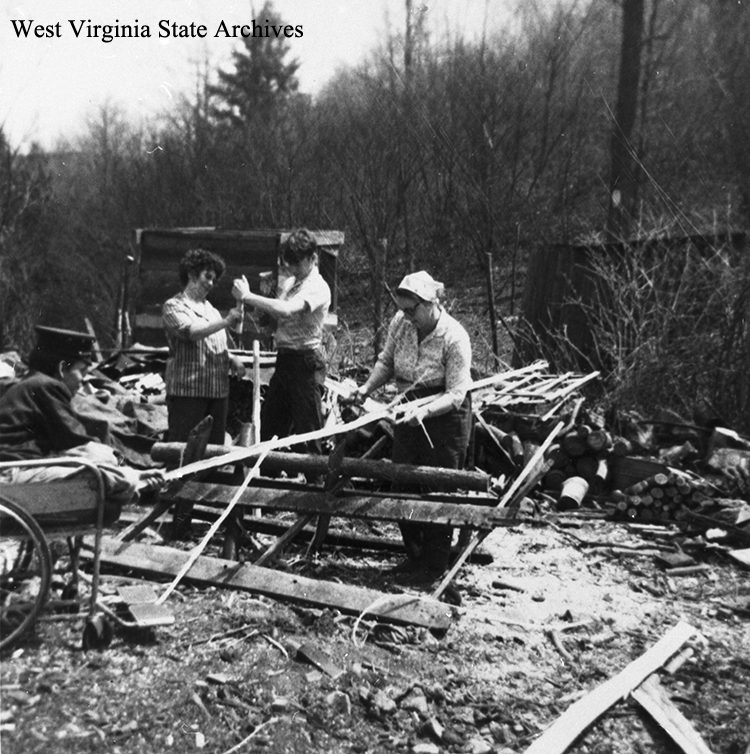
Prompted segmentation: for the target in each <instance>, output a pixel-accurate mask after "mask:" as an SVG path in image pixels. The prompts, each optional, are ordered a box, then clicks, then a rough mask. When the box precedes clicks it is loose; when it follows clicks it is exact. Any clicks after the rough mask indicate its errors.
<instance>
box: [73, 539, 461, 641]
mask: <svg viewBox="0 0 750 754" xmlns="http://www.w3.org/2000/svg"><path fill="white" fill-rule="evenodd" d="M87 555H88V554H87ZM189 556H190V553H189V552H185V551H183V550H177V549H174V548H171V547H163V546H160V545H143V544H139V543H137V542H119V541H117V540H115V539H113V538H112V537H104V538H103V540H102V546H101V562H102V563H108V564H110V565H116V566H120V567H122V568H129V569H133V570H135V571H139V572H141V573H145V574H151V575H154V574H157V575H161V576H175V575H176V574H177V573H179V572H180V570H181V569H182V568H183V566H184V564H185V563H186V562H187V560H188V558H189ZM187 579H188V580H189V581H191V582H193V583H197V584H205V585H210V586H218V587H225V588H227V589H238V590H242V591H248V592H253V593H255V594H263V595H266V596H269V597H274V598H277V599H288V600H293V601H295V602H301V603H307V604H312V605H317V606H320V607H326V608H332V609H334V610H341V611H342V612H344V613H347V614H352V615H359V614H361V613H362V612H364V611H367V614H368V615H373V616H375V617H377V618H378V619H379V620H383V621H387V622H392V623H400V624H407V625H417V626H424V627H425V628H430V629H434V630H441V631H442V630H447V629H448V628H449V627H450V625H451V609H450V607H449V606H448V605H445V604H443V603H441V602H436V601H435V600H431V599H428V598H425V597H417V596H415V595H407V594H393V595H384V594H383V593H382V592H378V591H376V590H374V589H364V588H362V587H354V586H346V585H344V584H338V583H333V582H328V581H317V580H315V579H310V578H306V577H304V576H297V575H294V574H290V573H281V572H278V571H274V570H272V569H269V568H262V567H259V566H254V565H249V564H247V563H244V564H240V563H235V562H234V561H231V560H222V559H221V558H211V557H206V556H203V555H202V556H200V557H199V558H198V559H197V560H196V562H195V563H194V564H193V566H192V568H191V570H190V574H189V575H188V577H187ZM391 597H392V599H384V598H391Z"/></svg>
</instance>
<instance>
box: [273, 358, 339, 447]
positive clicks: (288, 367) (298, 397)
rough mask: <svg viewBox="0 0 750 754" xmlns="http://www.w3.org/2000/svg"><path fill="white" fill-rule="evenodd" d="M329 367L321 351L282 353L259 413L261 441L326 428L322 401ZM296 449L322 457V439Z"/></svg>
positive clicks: (277, 359)
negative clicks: (327, 367) (324, 426)
mask: <svg viewBox="0 0 750 754" xmlns="http://www.w3.org/2000/svg"><path fill="white" fill-rule="evenodd" d="M325 377H326V364H325V361H324V359H323V356H322V354H321V353H320V352H318V351H313V350H311V351H292V352H289V351H281V352H279V353H278V354H277V355H276V369H275V370H274V373H273V376H272V377H271V382H270V383H269V385H268V390H267V391H266V395H265V398H264V400H263V405H262V406H261V413H260V435H261V439H262V440H270V439H271V438H272V437H274V436H276V437H289V436H290V435H292V434H295V435H299V434H303V433H306V432H314V431H315V430H318V429H321V428H322V427H323V409H322V406H321V398H322V395H323V386H324V384H325ZM292 449H293V450H295V449H296V450H297V451H301V450H303V451H304V452H307V453H316V454H318V455H319V454H320V453H321V452H322V444H321V441H320V440H311V441H309V442H306V443H304V444H302V445H297V446H296V448H292Z"/></svg>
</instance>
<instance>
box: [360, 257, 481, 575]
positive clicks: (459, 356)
mask: <svg viewBox="0 0 750 754" xmlns="http://www.w3.org/2000/svg"><path fill="white" fill-rule="evenodd" d="M442 291H443V284H442V283H439V282H437V281H436V280H433V278H432V276H431V275H429V274H428V273H427V272H425V271H424V270H422V271H420V272H415V273H412V274H410V275H407V276H406V277H405V278H404V279H403V280H402V281H401V284H400V285H399V286H398V288H397V289H396V293H395V300H396V304H397V305H398V308H399V311H398V313H397V314H396V315H395V316H394V317H393V319H392V320H391V323H390V326H389V327H388V335H387V337H386V341H385V346H384V348H383V351H382V353H381V354H380V355H379V356H378V360H377V363H376V364H375V366H374V367H373V369H372V372H371V373H370V376H369V377H368V378H367V381H366V382H365V383H364V385H362V386H361V387H359V388H357V389H356V390H355V391H353V393H352V395H351V399H352V400H354V401H355V402H361V401H363V400H364V399H365V398H366V397H367V396H368V395H369V394H370V393H372V392H373V391H374V390H376V389H377V388H379V387H380V386H381V385H384V384H385V383H386V382H388V381H389V380H390V379H391V378H394V379H395V381H396V387H397V388H398V390H399V392H400V393H403V394H404V395H403V399H404V400H406V401H412V400H415V399H417V398H425V397H429V398H431V400H429V401H428V402H426V403H424V404H422V405H420V406H417V407H415V408H413V409H411V410H409V411H407V412H406V413H405V415H404V416H403V417H401V419H400V420H399V421H398V422H397V423H396V426H395V429H394V438H393V455H392V460H393V461H394V462H395V463H411V464H419V465H424V466H441V467H443V468H449V469H460V468H463V466H464V462H465V459H466V450H467V448H468V445H469V434H470V431H471V400H470V396H469V393H468V388H469V385H470V384H471V342H470V340H469V335H468V333H467V332H466V330H465V329H464V328H463V326H462V325H461V324H460V323H459V322H457V321H456V320H455V319H454V318H453V317H451V316H450V314H448V312H446V311H445V309H444V308H443V307H442V305H441V304H440V302H439V297H440V294H441V293H442ZM400 528H401V534H402V537H403V539H404V545H405V546H406V552H407V554H408V556H409V559H410V560H409V561H407V563H405V564H403V565H402V566H400V567H399V569H398V570H406V571H408V570H412V571H414V572H415V573H414V575H415V576H416V577H422V578H424V580H428V581H429V580H431V579H433V578H436V577H438V576H439V575H440V574H441V573H442V572H443V571H445V569H446V568H447V566H448V561H449V559H450V549H451V544H452V538H453V530H452V528H451V527H450V526H446V525H441V524H422V523H414V522H402V523H401V524H400Z"/></svg>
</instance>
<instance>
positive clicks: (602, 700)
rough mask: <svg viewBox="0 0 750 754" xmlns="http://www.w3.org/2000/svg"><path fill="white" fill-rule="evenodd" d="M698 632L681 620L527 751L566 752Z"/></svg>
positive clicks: (572, 708) (541, 753) (532, 753)
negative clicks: (613, 706) (589, 728)
mask: <svg viewBox="0 0 750 754" xmlns="http://www.w3.org/2000/svg"><path fill="white" fill-rule="evenodd" d="M695 634H696V630H695V629H694V628H693V627H692V626H690V625H689V624H687V623H684V622H682V621H680V622H679V623H678V624H677V625H676V626H674V628H672V629H671V630H670V631H669V632H668V633H667V634H665V635H664V636H663V637H662V638H661V639H660V640H659V641H658V642H657V643H656V644H654V646H653V647H651V649H649V650H648V651H647V652H646V653H645V654H643V655H641V656H640V657H639V658H638V659H637V660H634V661H633V662H631V663H630V664H629V665H628V666H627V667H625V668H624V669H623V670H622V671H621V672H620V673H618V674H617V675H616V676H614V677H612V678H610V679H609V680H608V681H606V682H605V683H603V684H602V685H601V686H598V687H597V688H595V689H594V690H593V691H590V692H589V693H588V694H586V696H584V697H583V698H581V699H579V700H578V701H577V702H576V703H575V704H572V705H571V706H570V707H568V709H567V710H565V712H564V713H563V714H562V715H561V716H560V717H559V718H558V719H557V720H556V721H555V722H554V723H553V724H552V725H550V727H549V728H547V730H546V731H544V733H543V734H542V735H541V736H540V737H539V738H537V740H536V741H534V743H533V744H531V746H529V748H528V749H526V753H525V754H563V752H564V751H565V750H566V749H567V748H568V747H569V746H570V745H571V744H572V743H573V741H575V740H576V738H578V736H580V735H581V733H583V731H584V730H586V728H588V726H589V725H591V723H593V722H594V721H595V720H596V719H597V718H598V717H599V716H600V715H602V714H604V713H605V712H606V711H607V710H608V709H609V708H610V707H611V706H612V705H613V704H616V703H617V702H619V701H620V700H621V699H624V698H625V697H626V696H627V695H628V694H630V693H631V692H632V691H633V689H635V688H637V687H638V686H639V685H640V684H641V683H642V682H643V680H644V679H645V678H647V677H648V676H649V675H651V673H653V672H654V671H655V670H658V669H659V668H660V667H661V666H662V665H664V663H665V662H667V661H668V660H669V658H670V657H672V655H673V654H674V653H675V652H677V651H678V650H679V649H680V647H682V645H683V644H685V643H686V642H687V641H689V640H690V639H691V638H692V637H693V636H695Z"/></svg>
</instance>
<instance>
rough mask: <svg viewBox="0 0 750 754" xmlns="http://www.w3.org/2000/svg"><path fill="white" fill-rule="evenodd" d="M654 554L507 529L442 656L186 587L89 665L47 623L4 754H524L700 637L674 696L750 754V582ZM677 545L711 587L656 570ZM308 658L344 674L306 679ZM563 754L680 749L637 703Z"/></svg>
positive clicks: (15, 705) (705, 556)
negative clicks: (605, 691)
mask: <svg viewBox="0 0 750 754" xmlns="http://www.w3.org/2000/svg"><path fill="white" fill-rule="evenodd" d="M380 533H383V534H386V535H389V536H393V537H395V536H396V535H395V531H393V530H390V529H388V527H381V531H380ZM200 535H201V532H200V531H199V532H197V533H196V541H197V537H199V536H200ZM655 536H656V535H654V534H652V533H649V532H645V533H644V532H643V531H637V530H631V529H629V528H628V527H627V525H625V524H623V523H612V522H606V521H601V520H591V519H578V520H569V521H567V522H565V521H559V520H558V521H557V523H555V524H549V523H547V524H545V523H540V524H524V525H522V526H517V527H514V528H510V529H496V530H495V531H494V532H493V533H492V534H491V535H490V536H489V537H488V538H487V539H486V540H485V542H484V543H483V545H482V548H481V549H482V551H483V553H484V555H485V557H484V559H483V562H471V563H468V564H466V565H465V566H464V568H463V569H462V571H461V572H460V573H459V575H458V578H457V580H456V585H457V587H458V588H459V591H460V594H461V597H462V604H461V605H460V606H459V607H454V608H453V610H454V621H453V625H452V627H451V628H450V629H449V631H448V632H447V634H446V635H445V636H442V637H435V636H433V635H432V634H431V633H430V632H429V631H427V630H424V629H415V628H410V627H407V628H404V627H389V626H384V625H378V624H375V623H373V622H372V621H369V620H368V619H367V617H366V616H364V617H362V619H361V620H358V619H357V616H347V615H341V614H338V613H335V612H333V611H330V610H318V609H310V608H309V607H305V606H304V605H292V604H289V603H286V604H285V603H281V602H276V601H273V600H271V599H267V598H264V597H263V598H259V597H257V596H255V595H252V594H248V593H246V592H236V591H228V590H220V589H216V588H197V587H195V586H192V585H190V584H189V583H186V584H184V585H182V586H180V587H178V589H177V590H176V592H175V593H173V594H172V595H171V597H170V598H169V600H168V601H167V603H166V604H167V605H168V607H169V608H170V610H172V611H173V612H174V614H175V616H176V621H175V623H174V625H172V626H169V627H163V628H157V629H154V630H153V631H152V632H146V633H144V632H140V633H137V634H132V633H131V634H127V633H123V632H121V631H118V632H117V633H116V635H115V638H114V641H113V643H112V645H111V646H110V647H109V648H108V649H107V650H104V651H101V652H83V651H82V650H81V648H80V640H81V629H82V624H81V622H80V621H76V622H71V621H60V620H55V621H44V622H42V623H40V625H39V626H38V629H37V631H36V634H35V636H33V637H31V638H30V640H29V641H27V642H26V643H24V644H23V645H21V646H19V647H17V648H16V649H14V650H12V651H11V652H10V653H9V654H8V655H7V656H5V657H3V658H2V675H1V681H2V697H1V698H2V709H1V711H0V715H1V719H0V722H1V725H0V737H1V738H0V741H1V743H2V751H3V752H4V754H21V752H23V753H24V754H32V752H39V753H41V752H71V753H72V752H75V753H76V754H83V753H84V752H107V753H108V754H136V752H137V753H138V754H146V753H148V752H165V751H175V752H192V751H203V752H207V753H208V752H210V753H211V754H214V753H216V754H223V753H225V752H226V753H227V754H228V753H229V752H239V751H242V752H291V753H297V752H300V753H303V752H321V753H323V752H330V753H335V752H362V753H364V752H415V753H417V754H419V753H421V754H431V753H437V754H439V753H440V752H471V753H472V754H488V753H489V752H496V753H500V752H502V754H512V753H516V754H520V753H521V752H523V751H525V750H526V749H527V748H528V747H529V746H530V745H531V743H532V742H533V741H534V740H535V739H536V738H537V737H538V736H539V735H540V733H541V732H542V731H543V730H544V729H545V728H546V727H547V726H549V725H550V724H551V723H553V722H554V721H555V720H556V719H557V718H558V717H559V716H560V715H561V714H562V713H563V712H564V711H565V709H566V708H567V707H569V706H570V705H571V704H572V703H573V702H575V701H576V700H578V699H579V698H580V697H582V696H583V695H585V694H586V693H587V692H589V691H592V690H594V689H596V688H597V687H599V686H600V685H601V684H603V683H604V682H605V681H606V680H607V679H608V678H611V677H612V676H614V675H616V674H617V673H618V672H619V671H621V670H622V669H623V668H625V667H626V666H627V665H628V664H629V663H631V662H632V661H634V660H636V659H637V658H638V657H639V656H641V655H642V654H643V653H644V652H645V651H647V650H648V648H649V647H651V646H652V645H653V644H655V643H656V642H657V641H658V640H659V639H660V638H661V637H662V636H663V635H664V634H665V633H666V632H667V631H669V629H671V628H672V627H673V626H674V625H676V624H677V623H678V622H679V621H685V622H687V623H689V624H690V625H691V626H693V627H694V628H695V629H697V631H698V632H699V634H700V636H699V638H697V639H696V640H694V641H692V642H691V643H690V647H691V648H692V650H693V654H692V656H690V657H689V659H688V660H687V661H686V662H684V663H683V664H682V665H681V666H680V667H679V668H678V669H677V670H676V671H675V672H674V673H673V674H671V675H670V674H668V673H666V672H663V671H662V672H661V680H662V684H663V686H664V687H665V689H666V690H667V693H668V694H669V696H670V697H671V699H672V701H673V702H674V703H675V704H676V706H677V707H678V708H679V709H680V710H681V711H682V713H683V714H684V715H685V716H686V717H687V718H688V719H689V720H690V721H691V723H692V725H693V727H694V728H695V730H696V731H697V732H698V733H699V734H700V735H701V736H702V738H703V739H704V741H705V743H706V744H707V746H708V748H709V749H710V751H712V752H714V754H747V752H748V751H750V725H748V723H750V688H749V687H750V657H749V656H748V649H750V619H749V618H748V615H750V610H742V609H735V608H736V606H737V605H738V604H741V603H742V602H743V600H744V603H745V605H746V606H747V603H748V602H750V579H749V578H748V573H747V572H746V571H742V570H740V568H739V567H738V566H737V565H736V564H734V563H733V562H731V561H730V560H729V559H728V558H727V557H726V553H725V550H724V549H723V548H722V547H721V546H718V545H709V546H706V542H705V540H704V539H703V538H702V537H691V538H688V537H686V535H685V534H684V533H681V532H679V531H678V530H676V529H675V528H674V527H673V526H672V527H666V528H665V529H663V530H662V533H661V535H659V536H656V538H655ZM582 540H585V541H586V543H584V542H582ZM675 543H678V544H680V545H681V546H682V547H683V549H684V550H685V551H686V552H690V554H692V555H694V557H696V559H697V560H698V562H699V563H701V564H705V565H706V566H707V570H705V571H704V572H701V573H699V574H697V575H689V576H679V577H678V576H671V575H668V574H666V573H665V571H664V569H663V567H662V566H661V565H660V564H659V563H658V562H657V561H656V559H655V551H656V550H660V551H662V552H664V551H670V550H671V549H673V548H674V546H675ZM191 544H194V543H190V542H186V543H182V545H181V546H184V547H186V548H187V547H189V546H190V545H191ZM208 554H214V555H215V554H216V551H215V550H214V551H213V552H209V553H208ZM490 559H491V562H488V561H489V560H490ZM397 560H398V556H397V555H396V554H395V553H390V554H379V553H376V552H372V551H370V552H362V551H354V550H342V549H334V548H325V549H324V550H323V552H322V553H321V554H319V555H318V556H316V557H314V558H312V557H308V556H307V555H306V553H305V552H304V550H301V549H300V550H290V551H288V552H287V554H286V555H285V558H284V560H283V562H281V563H278V564H277V565H276V567H277V568H284V569H285V570H288V571H293V572H298V573H301V574H305V575H308V576H313V577H317V578H324V579H327V580H340V581H342V582H343V583H347V584H360V585H366V586H368V587H370V588H377V589H380V590H382V591H397V590H399V589H401V587H399V586H398V585H397V584H395V583H394V581H393V578H392V575H391V574H389V573H388V569H389V568H390V567H391V566H393V565H394V564H395V563H396V562H397ZM103 581H104V589H105V592H113V591H114V587H115V586H117V585H118V584H122V583H138V577H137V576H136V575H134V574H125V573H123V572H114V571H112V572H106V573H105V575H104V579H103ZM156 588H157V589H158V586H157V587H156ZM553 631H554V632H556V634H553V633H551V632H553ZM553 635H554V636H557V637H558V638H559V640H560V642H561V645H560V646H561V649H562V652H561V650H560V648H557V647H556V646H555V645H554V643H553V641H552V638H551V637H552V636H553ZM299 645H305V646H306V647H312V648H313V649H314V650H317V651H319V652H321V653H323V655H324V656H325V657H326V658H328V660H329V662H330V666H332V668H331V667H329V666H328V665H324V666H323V667H324V670H327V671H328V672H324V670H321V668H320V667H319V666H315V665H313V664H310V663H309V662H306V661H304V659H303V658H302V656H301V655H300V654H299V653H298V652H297V651H296V650H297V648H298V647H299ZM567 751H568V752H570V754H583V753H584V752H586V753H587V754H633V753H636V754H671V753H672V752H678V751H680V749H679V748H678V747H676V746H675V745H674V744H673V743H672V742H671V741H670V739H669V738H668V737H667V736H666V735H665V733H664V732H663V731H662V730H661V729H660V727H659V726H658V725H657V724H655V723H654V722H653V721H652V720H651V718H649V716H648V715H647V714H646V713H645V712H644V711H643V710H642V709H641V708H640V707H639V706H638V705H637V704H636V703H635V702H633V701H632V700H629V699H626V700H624V701H621V702H619V703H617V704H616V705H614V706H613V707H611V708H610V709H609V710H608V711H607V712H606V713H605V714H604V715H602V716H601V717H600V718H599V719H598V720H597V721H596V722H595V723H594V724H593V725H591V726H590V727H589V728H588V729H587V730H586V731H585V733H584V734H583V735H582V736H580V737H579V738H578V739H577V740H576V742H575V743H574V744H573V745H572V746H570V747H569V748H568V749H567Z"/></svg>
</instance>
